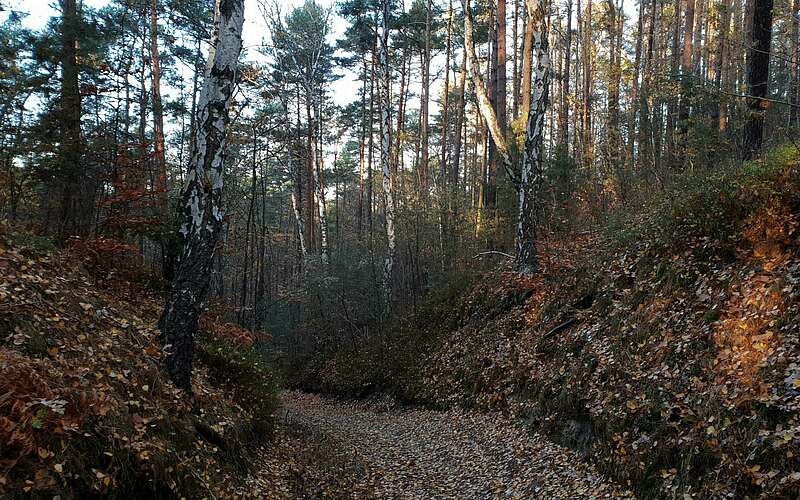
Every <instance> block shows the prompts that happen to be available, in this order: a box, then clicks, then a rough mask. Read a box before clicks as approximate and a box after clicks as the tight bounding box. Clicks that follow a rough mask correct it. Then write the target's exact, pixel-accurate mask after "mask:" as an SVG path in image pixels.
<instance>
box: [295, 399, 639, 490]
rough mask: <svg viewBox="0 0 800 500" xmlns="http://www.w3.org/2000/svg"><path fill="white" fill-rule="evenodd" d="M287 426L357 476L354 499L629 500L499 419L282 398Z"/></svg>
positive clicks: (562, 453)
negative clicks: (317, 441) (333, 451)
mask: <svg viewBox="0 0 800 500" xmlns="http://www.w3.org/2000/svg"><path fill="white" fill-rule="evenodd" d="M282 399H283V404H284V412H285V419H286V421H287V423H289V424H290V425H294V426H299V427H301V428H303V429H305V430H306V432H312V433H318V435H319V436H320V437H322V436H324V438H323V440H324V441H325V442H326V443H328V445H329V446H334V447H337V448H339V449H340V450H341V452H340V453H345V454H347V455H349V457H350V458H349V460H350V461H351V463H356V464H357V466H356V467H355V468H354V469H355V470H358V471H359V473H358V474H357V477H355V478H354V479H353V480H352V481H353V484H352V489H351V493H347V492H341V491H340V492H336V493H335V496H339V497H341V496H344V497H351V496H352V497H353V498H365V497H368V498H414V499H417V498H419V499H422V498H425V499H428V498H437V499H439V498H459V499H462V498H463V499H484V498H520V499H529V498H548V499H549V498H571V499H572V498H619V497H624V496H630V495H629V494H624V493H621V492H622V489H621V488H619V487H618V486H617V485H615V484H613V483H612V482H610V481H608V480H607V479H605V478H603V477H602V476H601V475H600V474H599V473H598V472H597V471H596V470H595V469H594V468H593V467H592V466H591V465H589V464H587V463H585V462H584V461H582V460H581V459H580V458H579V457H578V455H577V454H576V453H574V452H572V451H570V450H568V449H566V448H564V447H561V446H558V445H556V444H554V443H552V442H551V441H549V440H547V439H546V438H544V437H543V436H540V435H538V434H530V433H528V432H526V431H525V430H524V429H522V428H521V427H519V426H517V425H514V424H513V423H512V422H510V421H508V420H507V419H505V418H503V417H501V416H500V415H497V414H481V413H476V412H467V411H457V410H451V411H446V412H440V411H430V410H423V409H416V408H411V409H409V408H399V409H398V408H391V407H390V406H389V405H386V404H383V405H382V404H375V403H372V404H370V403H360V402H342V401H338V400H334V399H330V398H325V397H322V396H319V395H313V394H307V393H301V392H289V393H286V394H284V396H283V398H282Z"/></svg>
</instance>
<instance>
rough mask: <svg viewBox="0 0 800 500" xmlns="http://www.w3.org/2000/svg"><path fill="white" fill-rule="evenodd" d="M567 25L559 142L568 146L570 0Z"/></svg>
mask: <svg viewBox="0 0 800 500" xmlns="http://www.w3.org/2000/svg"><path fill="white" fill-rule="evenodd" d="M566 5H567V25H566V27H565V28H564V29H565V31H566V35H565V39H564V72H563V74H562V75H561V107H560V108H559V122H560V123H559V125H558V132H559V141H558V142H559V143H560V144H561V145H562V146H563V147H564V148H568V147H569V106H570V104H569V100H570V99H569V78H570V76H569V69H570V66H572V64H571V62H572V58H571V52H572V0H567V2H566Z"/></svg>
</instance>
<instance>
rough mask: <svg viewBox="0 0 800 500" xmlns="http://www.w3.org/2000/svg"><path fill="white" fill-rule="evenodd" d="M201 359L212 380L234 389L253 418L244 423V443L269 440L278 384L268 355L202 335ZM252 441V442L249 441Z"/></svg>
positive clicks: (242, 426)
mask: <svg viewBox="0 0 800 500" xmlns="http://www.w3.org/2000/svg"><path fill="white" fill-rule="evenodd" d="M196 345H197V356H198V359H199V360H200V361H201V362H202V363H203V364H205V365H206V366H207V367H208V368H209V373H210V375H211V377H212V380H213V381H214V382H216V383H217V384H220V385H224V386H225V387H226V388H228V389H230V390H231V391H232V392H233V393H234V395H235V397H236V398H237V400H238V402H239V404H241V405H242V406H243V407H244V408H246V409H247V410H248V411H249V413H250V415H249V418H248V419H246V420H245V421H242V422H240V427H239V428H238V431H239V433H241V434H243V435H244V436H245V438H244V439H242V440H241V441H242V442H243V443H247V442H250V441H253V440H256V441H258V440H266V439H268V438H270V437H271V436H272V435H273V432H274V430H275V411H276V409H277V406H278V398H277V394H278V384H277V382H276V380H275V376H274V374H273V372H272V369H271V368H270V367H269V365H268V364H267V361H266V358H265V357H264V355H263V354H262V353H261V352H259V350H258V349H257V347H255V346H237V345H233V344H231V343H230V342H226V341H223V340H218V339H215V338H214V337H212V336H210V335H206V334H201V335H200V336H199V338H198V339H197V344H196ZM248 438H249V439H248Z"/></svg>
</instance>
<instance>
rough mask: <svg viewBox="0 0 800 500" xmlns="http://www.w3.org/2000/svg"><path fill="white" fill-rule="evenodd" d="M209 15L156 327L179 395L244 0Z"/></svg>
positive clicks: (211, 244)
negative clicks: (174, 262)
mask: <svg viewBox="0 0 800 500" xmlns="http://www.w3.org/2000/svg"><path fill="white" fill-rule="evenodd" d="M215 10H216V13H215V14H216V15H215V24H216V25H217V28H218V29H217V30H216V34H217V35H216V39H215V43H212V48H211V50H210V53H209V64H208V67H207V68H206V73H205V79H204V80H205V81H204V82H203V89H202V91H201V93H200V98H199V102H198V118H197V122H198V129H197V139H196V142H195V144H194V145H193V147H192V160H191V162H190V164H189V169H188V172H187V176H186V178H187V182H186V186H185V187H184V189H183V193H182V201H183V216H184V221H183V224H182V226H181V230H180V233H181V235H182V236H183V238H184V246H183V252H182V254H181V260H180V264H179V266H178V269H177V272H176V275H175V280H174V281H173V284H172V290H171V292H170V294H169V297H168V299H167V303H166V306H165V308H164V314H163V317H162V321H161V331H162V338H163V341H164V344H165V350H166V351H167V360H166V365H167V370H168V372H169V375H170V378H171V379H172V380H173V382H174V383H175V385H176V386H177V387H179V388H181V389H185V390H191V375H192V360H193V358H194V337H195V334H196V333H197V323H198V319H199V316H200V313H201V311H202V308H203V302H204V300H205V297H206V294H207V292H208V288H209V284H210V279H211V268H212V265H213V261H214V251H215V248H216V246H217V240H218V236H219V232H220V229H221V227H222V221H223V217H224V212H223V207H222V187H223V166H224V156H225V149H226V147H227V143H226V142H227V141H226V136H225V133H226V128H227V125H228V121H229V116H228V110H229V107H230V100H231V96H232V94H233V89H234V86H235V84H236V78H235V74H236V64H237V61H238V59H239V52H240V51H241V48H242V23H243V21H244V0H217V6H216V9H215Z"/></svg>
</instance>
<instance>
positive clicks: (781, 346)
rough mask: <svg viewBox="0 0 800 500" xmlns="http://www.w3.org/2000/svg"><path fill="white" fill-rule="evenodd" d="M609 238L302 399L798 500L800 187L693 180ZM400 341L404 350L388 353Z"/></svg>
mask: <svg viewBox="0 0 800 500" xmlns="http://www.w3.org/2000/svg"><path fill="white" fill-rule="evenodd" d="M633 213H634V214H636V215H635V216H625V215H623V216H622V217H620V220H619V221H617V222H615V223H614V224H612V226H611V227H610V228H608V229H606V230H598V231H594V232H592V233H586V234H584V235H582V236H581V237H580V238H577V237H572V238H569V240H568V241H562V242H559V241H553V242H551V243H550V244H549V245H547V246H544V247H543V248H542V250H543V255H542V256H543V262H542V269H541V271H540V273H538V274H537V276H535V277H534V278H532V279H522V278H520V277H519V276H518V275H515V274H513V273H500V272H498V273H491V274H487V275H485V276H483V277H482V278H481V280H480V282H479V283H476V284H474V285H473V286H472V287H468V288H467V289H466V290H461V291H457V292H456V293H454V294H453V295H452V296H451V298H449V299H447V300H446V301H443V302H441V303H440V305H438V306H436V305H434V306H433V307H432V308H431V309H430V310H428V311H424V312H423V313H422V314H420V315H419V316H418V317H417V318H415V319H414V320H413V321H409V322H408V324H407V325H404V326H403V327H402V328H399V329H398V330H397V331H395V332H394V334H393V336H392V337H389V336H387V337H389V338H390V340H382V341H381V342H380V343H375V345H371V346H367V347H364V348H361V349H359V350H358V351H357V352H355V351H353V350H348V349H346V348H345V349H340V351H339V352H338V353H336V354H335V355H330V354H328V353H326V354H325V355H324V356H322V357H317V358H315V357H313V356H312V357H310V358H309V359H308V360H307V365H306V366H308V368H307V369H306V370H305V371H302V370H301V371H300V372H299V377H298V378H297V380H298V382H297V383H298V385H300V386H305V387H310V388H315V389H321V390H325V391H328V392H339V393H345V394H352V395H364V394H368V393H370V392H381V391H384V392H391V393H393V394H395V395H396V396H397V397H399V398H401V399H405V400H410V401H415V402H417V403H420V402H421V403H424V404H427V405H432V406H437V407H441V408H452V407H466V408H477V409H482V410H484V411H486V410H489V411H496V412H502V413H504V414H507V415H510V416H512V417H513V418H516V419H521V420H524V421H526V422H527V423H528V424H529V425H530V427H531V428H533V429H536V430H538V431H539V432H542V433H545V434H547V435H548V436H549V437H551V438H552V439H554V440H556V441H557V442H560V443H563V444H566V445H568V446H570V447H572V448H573V449H575V450H578V451H579V452H581V454H582V455H583V456H584V457H586V458H587V459H589V460H591V461H592V462H593V463H595V464H596V465H597V467H598V469H599V470H601V471H603V472H604V473H606V474H608V475H610V476H613V477H614V478H615V479H617V480H618V481H619V482H620V483H622V484H624V485H625V486H629V487H631V488H632V489H634V490H635V492H636V493H637V495H640V496H644V497H670V498H671V497H684V498H745V497H748V496H749V497H751V498H797V497H798V495H800V463H799V462H798V457H800V415H799V414H798V409H799V408H800V362H798V359H800V173H798V152H797V150H796V149H795V148H784V149H781V150H777V151H775V152H773V154H771V156H770V158H768V160H767V161H766V162H764V163H761V162H758V163H749V164H745V165H742V166H738V167H736V168H731V169H725V168H722V167H720V168H719V169H717V170H713V171H705V172H700V173H698V174H697V175H696V176H695V177H694V178H690V179H689V180H687V181H686V184H685V185H680V186H676V187H675V188H673V189H672V190H670V191H668V192H666V193H665V194H664V196H663V198H660V199H656V200H654V202H653V206H652V207H648V208H647V209H646V210H640V209H638V208H637V209H636V210H634V211H633ZM391 339H393V340H391Z"/></svg>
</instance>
